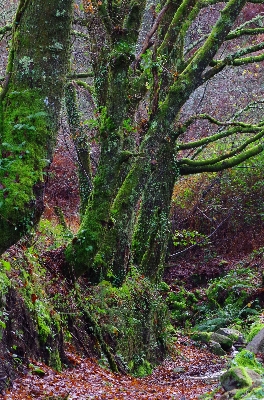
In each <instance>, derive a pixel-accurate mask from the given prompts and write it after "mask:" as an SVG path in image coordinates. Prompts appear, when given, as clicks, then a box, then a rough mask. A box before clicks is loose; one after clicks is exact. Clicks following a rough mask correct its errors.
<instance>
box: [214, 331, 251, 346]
mask: <svg viewBox="0 0 264 400" xmlns="http://www.w3.org/2000/svg"><path fill="white" fill-rule="evenodd" d="M216 333H218V334H219V335H223V336H227V337H229V339H231V340H232V341H233V343H236V344H243V343H244V341H245V340H244V336H243V335H242V333H241V332H239V331H238V330H237V329H231V328H220V329H218V330H217V331H216Z"/></svg>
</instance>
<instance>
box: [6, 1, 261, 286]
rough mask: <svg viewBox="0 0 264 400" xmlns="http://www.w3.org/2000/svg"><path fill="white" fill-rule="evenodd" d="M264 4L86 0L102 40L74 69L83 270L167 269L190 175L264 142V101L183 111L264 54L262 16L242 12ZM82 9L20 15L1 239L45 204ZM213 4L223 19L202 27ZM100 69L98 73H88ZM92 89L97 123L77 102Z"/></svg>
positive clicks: (90, 33)
mask: <svg viewBox="0 0 264 400" xmlns="http://www.w3.org/2000/svg"><path fill="white" fill-rule="evenodd" d="M257 3H260V4H261V3H262V0H254V1H252V2H250V3H249V2H247V1H245V0H229V1H226V2H225V3H223V2H218V1H216V0H212V1H207V0H205V1H200V0H199V1H193V0H179V1H177V0H176V1H174V0H167V1H165V0H164V1H160V2H157V4H156V5H155V6H154V5H149V3H148V2H147V1H135V0H131V1H97V0H96V1H95V0H83V3H82V5H81V6H80V7H79V6H78V4H76V10H78V12H79V14H80V17H78V18H77V19H79V22H80V23H81V25H78V26H77V30H75V31H74V32H72V33H73V34H75V35H77V36H78V37H81V38H82V40H83V41H87V43H88V44H89V46H90V52H89V57H88V59H87V61H86V62H87V65H86V68H85V71H82V73H80V74H79V73H78V72H75V71H74V73H73V72H72V73H71V72H69V74H68V78H69V81H68V83H67V84H66V85H65V88H66V91H65V95H66V96H65V97H66V104H67V111H68V119H69V126H70V129H71V131H72V134H73V137H74V139H75V145H76V148H77V154H78V160H79V166H80V183H81V191H80V193H81V196H82V207H81V212H82V222H81V226H80V229H79V232H78V234H77V236H76V237H75V238H74V239H73V241H72V243H70V245H69V246H68V248H67V249H66V252H65V255H66V259H67V262H68V265H69V266H70V269H71V270H72V272H73V274H74V275H75V277H77V278H78V277H79V276H80V275H82V274H83V273H86V274H87V276H88V277H89V279H90V280H91V281H92V282H98V281H100V280H101V279H105V278H107V279H111V280H112V281H113V282H114V283H115V284H117V285H119V284H121V283H122V282H123V280H124V277H125V276H126V274H127V272H128V270H129V268H130V267H131V265H134V266H136V268H138V270H139V271H140V272H141V273H142V274H144V275H145V276H147V277H149V278H150V279H151V280H152V281H154V282H155V281H157V280H158V279H159V277H160V276H161V274H162V270H163V266H164V262H165V255H166V248H167V241H168V237H169V223H168V219H169V211H170V202H171V196H172V191H173V187H174V184H175V182H176V181H177V180H178V179H179V177H180V176H181V175H187V174H194V173H201V172H210V171H221V170H223V169H226V168H230V167H233V166H235V165H237V164H239V163H241V162H244V161H246V160H247V159H248V158H250V157H252V156H254V155H256V154H259V153H260V152H261V151H262V150H263V134H264V131H263V122H262V120H261V116H260V117H259V115H258V114H257V115H255V117H254V120H251V119H250V118H249V117H248V116H247V115H248V111H249V110H250V109H252V107H253V106H255V105H256V104H257V105H258V104H259V103H260V100H259V99H253V98H252V99H249V100H248V99H247V102H246V104H243V106H242V108H241V109H240V110H238V109H236V110H234V112H233V113H231V114H233V115H228V116H226V117H224V116H222V118H221V119H220V118H217V117H216V116H215V115H212V114H210V113H209V112H208V113H195V114H191V113H190V112H188V113H187V114H188V115H187V116H186V115H185V118H184V113H183V112H182V110H183V109H184V107H186V104H187V103H188V100H189V99H190V98H192V97H194V96H195V95H196V93H197V90H198V89H199V88H200V87H204V86H205V85H206V84H207V83H208V82H209V81H212V80H214V79H217V76H220V75H221V74H222V73H223V71H226V70H228V71H230V73H231V74H235V70H236V68H239V67H240V66H241V65H242V66H243V65H253V64H256V63H261V62H262V61H263V59H264V53H263V48H264V41H263V33H264V28H263V26H262V25H263V15H262V14H261V13H260V12H258V13H257V14H256V15H255V14H254V16H253V18H252V19H251V20H250V21H246V22H245V21H243V20H242V19H241V11H242V10H245V9H246V8H247V7H251V8H252V9H254V7H255V8H256V9H257V11H260V10H261V9H260V8H259V7H261V6H259V5H258V4H257ZM71 7H72V2H71V1H66V2H65V1H63V2H57V1H56V2H53V1H51V2H49V5H46V4H42V2H40V1H39V0H31V1H30V0H29V1H27V0H24V1H21V2H20V5H19V7H18V11H17V14H16V17H15V20H14V23H13V28H12V29H13V32H12V47H11V50H10V55H9V64H8V67H7V75H6V83H5V84H4V86H3V89H2V91H1V137H2V144H1V151H2V160H1V172H0V174H1V175H0V176H1V179H0V189H1V190H0V214H1V222H0V228H1V251H4V250H5V249H7V248H8V246H10V245H11V244H12V243H14V242H15V241H16V240H17V239H18V238H19V237H20V236H21V235H22V234H24V232H26V231H27V230H28V229H29V228H30V227H31V226H32V225H33V224H35V223H36V221H37V219H38V218H39V216H40V213H41V208H42V205H41V204H40V199H41V196H42V192H43V187H44V181H45V179H44V175H45V171H46V167H47V162H46V161H45V160H47V159H50V157H51V152H52V147H53V143H54V136H55V133H56V131H57V127H58V113H59V108H60V107H59V105H60V99H61V96H62V90H63V86H64V83H65V81H64V77H65V74H66V70H67V66H68V61H69V51H68V49H69V31H70V21H71ZM205 10H206V12H207V13H209V15H210V21H211V22H210V24H209V29H208V30H207V31H206V32H203V29H202V28H203V27H204V26H205V25H208V18H209V17H207V20H206V24H205V22H201V21H202V17H203V15H204V14H203V13H204V11H205ZM81 11H82V13H81ZM77 16H78V15H77ZM77 16H76V17H77ZM46 21H49V24H48V28H47V24H46ZM75 22H78V21H75ZM36 27H37V29H36ZM5 29H7V28H6V27H3V28H2V32H3V33H4V30H5ZM192 34H193V37H192ZM47 61H50V62H47ZM9 76H10V78H9ZM87 77H92V85H90V84H88V83H87V81H80V79H85V78H87ZM79 87H83V88H85V90H87V91H89V92H90V94H91V95H92V96H93V99H94V104H95V105H96V109H95V117H94V118H93V119H91V120H89V121H82V120H81V115H80V112H79V110H78V102H77V92H78V90H79V89H78V88H79ZM33 99H34V102H33ZM32 103H33V105H32ZM135 116H136V117H135ZM199 121H202V123H203V122H204V121H206V123H207V125H208V126H209V127H210V134H208V133H206V134H202V135H200V136H198V137H197V136H195V134H194V128H195V127H196V124H197V123H198V122H199ZM85 123H87V124H88V125H89V126H93V129H94V130H95V131H96V134H95V135H94V137H93V140H96V141H97V144H98V145H99V147H100V159H99V162H98V166H97V169H96V173H95V175H94V176H92V171H91V162H90V160H89V153H90V151H89V143H88V142H89V141H88V140H87V136H85V129H83V125H84V124H85ZM33 154H35V156H34V155H33ZM20 170H21V173H18V171H20Z"/></svg>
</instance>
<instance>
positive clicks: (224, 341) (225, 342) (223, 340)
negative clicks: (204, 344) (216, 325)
mask: <svg viewBox="0 0 264 400" xmlns="http://www.w3.org/2000/svg"><path fill="white" fill-rule="evenodd" d="M211 340H213V341H214V342H217V343H219V344H220V346H221V347H222V348H223V349H224V350H226V351H228V350H230V349H231V347H232V345H233V341H232V340H231V339H230V338H229V337H228V336H224V335H220V334H219V333H216V332H214V333H212V335H211Z"/></svg>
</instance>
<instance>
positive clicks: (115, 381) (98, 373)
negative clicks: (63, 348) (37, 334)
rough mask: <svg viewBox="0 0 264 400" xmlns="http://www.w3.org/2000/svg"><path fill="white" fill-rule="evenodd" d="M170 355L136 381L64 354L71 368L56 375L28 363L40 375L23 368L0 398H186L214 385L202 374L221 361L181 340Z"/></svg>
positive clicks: (217, 368)
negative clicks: (23, 372) (41, 374)
mask: <svg viewBox="0 0 264 400" xmlns="http://www.w3.org/2000/svg"><path fill="white" fill-rule="evenodd" d="M175 354H176V356H174V357H173V358H170V359H168V360H166V361H165V362H164V363H163V364H162V365H160V366H159V367H157V368H156V369H155V370H154V371H153V373H152V374H151V375H150V376H148V377H146V378H141V379H138V378H133V377H130V376H123V375H117V374H113V373H111V372H109V371H108V370H106V369H103V368H101V367H100V366H98V364H97V363H96V362H95V361H94V360H91V359H84V358H81V357H80V356H77V355H75V354H73V353H68V356H69V358H70V359H71V360H72V361H73V363H74V364H75V367H73V368H69V369H67V370H64V371H63V372H61V373H58V372H56V371H54V370H52V369H51V368H49V367H47V366H46V365H44V364H42V363H37V362H34V365H37V366H39V368H41V369H42V370H43V371H44V372H45V375H44V376H43V377H40V376H37V375H35V374H34V373H32V372H31V371H30V370H29V372H28V373H27V374H22V375H21V377H20V378H18V379H17V380H16V381H15V382H14V384H13V387H12V389H11V390H9V391H7V392H6V393H5V395H3V396H1V395H0V399H3V400H11V399H12V400H27V399H39V400H48V399H50V400H51V399H54V400H55V399H57V400H59V399H60V400H62V399H68V400H73V399H78V400H88V399H97V400H101V399H113V400H114V399H129V400H138V399H149V400H167V399H174V400H192V399H198V397H199V395H201V394H203V393H206V392H210V391H212V390H214V389H215V388H216V387H217V386H218V379H215V380H213V379H209V378H208V375H212V374H214V373H216V372H218V371H220V370H221V369H223V368H224V365H225V360H224V359H223V358H220V357H218V356H215V355H212V354H211V353H209V352H208V351H207V350H206V349H198V348H197V347H195V346H194V345H193V343H192V342H191V341H190V340H189V339H187V338H185V337H182V336H180V337H179V338H178V342H177V344H176V352H175ZM206 376H207V377H206ZM201 377H203V378H201Z"/></svg>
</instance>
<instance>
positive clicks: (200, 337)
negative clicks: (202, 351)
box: [191, 332, 212, 343]
mask: <svg viewBox="0 0 264 400" xmlns="http://www.w3.org/2000/svg"><path fill="white" fill-rule="evenodd" d="M211 336H212V332H193V333H192V334H191V338H192V339H193V340H196V341H198V342H202V343H209V341H210V340H211Z"/></svg>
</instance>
